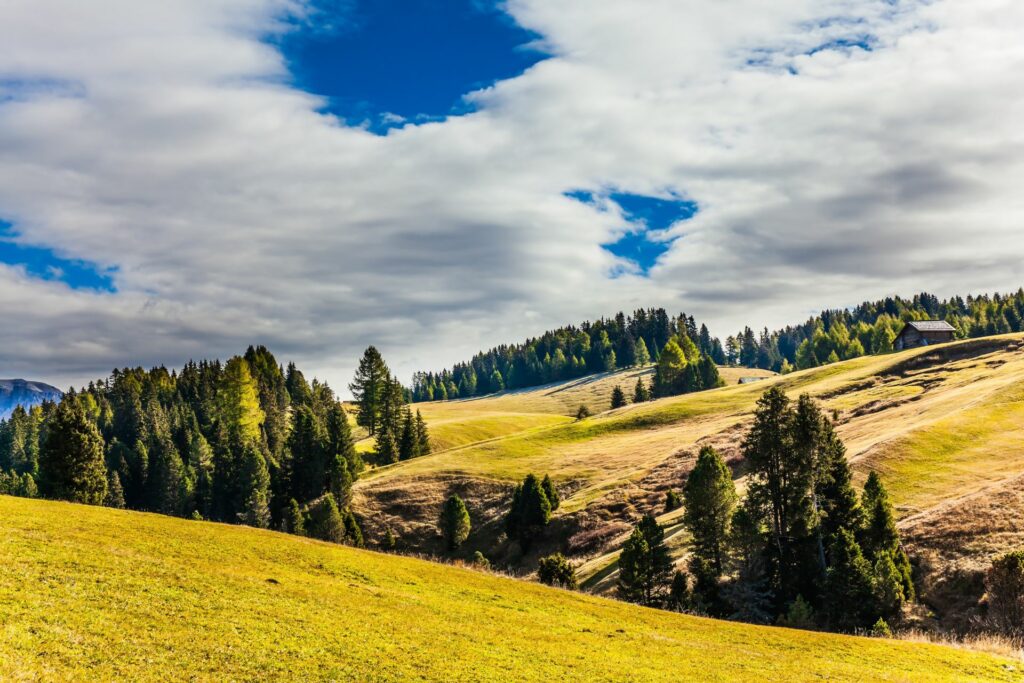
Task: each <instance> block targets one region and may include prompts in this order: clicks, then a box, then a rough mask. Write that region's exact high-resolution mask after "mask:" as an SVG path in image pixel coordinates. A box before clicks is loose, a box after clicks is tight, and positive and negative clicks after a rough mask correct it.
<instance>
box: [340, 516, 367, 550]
mask: <svg viewBox="0 0 1024 683" xmlns="http://www.w3.org/2000/svg"><path fill="white" fill-rule="evenodd" d="M344 518H345V542H346V543H347V544H349V545H351V546H354V547H356V548H362V547H363V545H364V543H363V530H362V529H360V528H359V521H358V520H356V516H355V515H354V514H353V513H352V508H345V515H344Z"/></svg>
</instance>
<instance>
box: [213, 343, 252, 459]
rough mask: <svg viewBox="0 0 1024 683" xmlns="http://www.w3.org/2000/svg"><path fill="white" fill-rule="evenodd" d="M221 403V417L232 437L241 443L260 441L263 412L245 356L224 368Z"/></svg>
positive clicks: (219, 389)
mask: <svg viewBox="0 0 1024 683" xmlns="http://www.w3.org/2000/svg"><path fill="white" fill-rule="evenodd" d="M217 402H218V416H219V417H220V420H221V421H222V422H223V424H224V426H225V427H226V428H227V430H228V434H229V436H230V437H232V438H234V439H236V440H237V441H238V442H239V443H241V444H253V443H258V442H259V441H260V438H261V437H260V425H262V424H263V419H264V414H263V409H262V408H260V401H259V394H258V393H257V390H256V382H255V381H254V380H253V378H252V373H251V372H250V371H249V364H248V363H246V362H245V359H244V358H242V357H241V356H235V357H234V358H232V359H231V360H229V361H228V362H227V364H226V365H225V366H224V374H223V377H222V379H221V384H220V387H219V388H218V391H217Z"/></svg>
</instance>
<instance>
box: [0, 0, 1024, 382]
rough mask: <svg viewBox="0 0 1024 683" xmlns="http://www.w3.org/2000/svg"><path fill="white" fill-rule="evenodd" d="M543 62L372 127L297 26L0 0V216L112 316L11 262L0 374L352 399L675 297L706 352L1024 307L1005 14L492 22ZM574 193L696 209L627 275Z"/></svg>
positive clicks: (1018, 172) (188, 11) (270, 4)
mask: <svg viewBox="0 0 1024 683" xmlns="http://www.w3.org/2000/svg"><path fill="white" fill-rule="evenodd" d="M506 10H507V12H509V14H510V15H511V16H512V17H513V18H514V19H515V20H516V21H517V22H519V24H521V25H522V26H524V27H525V28H527V29H530V30H531V31H534V32H536V33H537V34H539V35H540V36H542V39H541V40H542V42H543V46H544V49H545V50H547V51H548V52H549V53H550V54H551V55H552V56H551V57H550V58H549V59H547V60H545V61H542V62H540V63H539V64H537V65H535V66H533V67H532V68H530V69H529V70H528V71H527V72H525V73H524V74H522V75H520V76H518V77H516V78H512V79H509V80H505V81H502V82H499V83H497V84H496V85H495V86H493V87H491V88H488V89H486V90H483V91H480V92H475V93H471V94H468V95H467V97H468V98H470V99H471V101H472V102H473V104H474V105H475V111H473V112H472V113H468V114H465V115H462V116H453V117H450V118H448V119H447V120H445V121H442V122H433V123H426V124H422V125H418V126H415V125H409V126H406V127H404V128H402V129H395V130H391V131H390V132H389V133H388V134H387V135H385V136H380V135H374V134H372V133H371V132H368V131H366V130H363V129H361V128H357V127H346V126H345V125H344V124H343V123H341V122H339V121H338V120H337V119H336V118H334V117H333V116H331V115H329V114H325V113H323V111H324V108H323V104H324V103H323V101H322V100H320V99H319V98H318V97H316V96H314V95H311V94H309V93H305V92H302V91H300V90H299V89H297V88H296V87H294V86H293V85H292V83H293V81H292V79H291V76H290V74H289V73H288V70H287V67H286V65H285V62H284V60H283V58H282V56H281V54H280V52H279V51H278V50H277V49H276V48H275V46H274V40H273V37H274V36H275V35H280V34H281V32H283V31H288V30H295V26H296V23H297V22H296V21H295V19H296V18H300V19H301V18H302V17H311V18H315V16H316V15H315V12H312V10H311V8H310V7H309V6H308V5H305V4H303V3H301V2H298V0H181V1H179V2H174V3H160V2H138V1H137V0H96V1H95V2H90V3H81V2H74V1H73V0H9V1H8V2H5V3H3V5H2V6H0V219H2V220H5V221H9V222H10V223H11V224H12V225H13V226H14V229H15V230H17V232H18V235H19V237H18V239H19V240H20V241H21V242H23V243H24V244H31V245H35V246H45V247H49V248H52V249H54V250H55V252H56V253H57V254H58V255H59V256H61V257H62V258H68V259H75V260H82V261H87V262H92V263H95V264H98V266H99V267H101V268H104V269H105V268H111V269H116V270H112V271H110V272H112V273H113V275H112V277H113V280H114V282H115V285H116V291H115V292H95V291H90V290H82V289H78V290H72V289H69V288H68V287H67V286H66V285H65V284H63V283H61V282H59V281H52V280H51V281H47V280H42V279H39V278H36V277H33V276H32V275H31V274H29V273H28V272H26V271H25V269H23V268H19V267H17V266H12V265H4V264H2V263H0V321H2V322H0V375H3V376H21V375H25V376H29V377H30V378H33V379H40V380H44V381H51V382H56V383H62V384H67V383H70V382H76V383H77V382H82V381H84V380H87V379H88V378H91V377H98V376H103V375H105V374H106V373H107V372H108V371H109V369H110V368H112V367H113V366H115V365H124V364H141V365H152V364H157V363H166V364H172V365H179V364H180V363H182V362H183V361H185V360H187V359H188V358H190V357H194V358H199V357H212V356H221V357H225V356H227V355H230V354H232V353H237V352H240V351H242V350H244V348H245V346H246V345H248V344H249V343H263V344H266V345H268V346H269V347H270V348H271V349H272V350H273V351H275V353H276V354H277V355H278V357H279V358H280V359H282V360H283V359H294V360H296V361H297V362H299V363H300V364H301V365H302V366H304V367H307V366H308V367H309V368H310V369H311V370H312V371H314V372H315V373H316V374H317V375H319V376H320V377H322V378H326V379H327V380H328V381H330V382H331V384H332V385H333V386H335V387H336V388H338V389H341V388H342V387H343V386H344V385H345V384H346V383H347V381H348V379H349V377H350V373H351V369H352V367H353V366H354V364H355V360H356V359H357V357H358V354H359V353H360V352H361V350H362V348H363V347H364V346H365V345H366V344H368V343H375V344H377V345H378V346H379V347H380V348H381V349H382V351H383V352H384V354H385V357H386V358H388V359H389V360H390V361H391V363H392V365H393V366H394V367H395V369H397V370H398V371H399V372H400V373H401V374H402V375H403V376H404V378H407V377H408V375H409V373H411V372H412V371H413V370H415V369H423V368H432V367H438V366H441V365H446V364H448V363H450V362H452V361H454V360H459V359H462V358H464V357H467V356H468V355H469V354H470V353H472V352H473V351H475V350H477V349H479V348H482V347H485V346H489V345H492V344H495V343H501V342H504V341H513V340H516V339H519V338H521V337H523V336H526V335H529V334H535V333H538V332H540V331H542V330H544V329H546V328H547V327H550V326H551V325H557V324H562V323H565V322H569V321H575V320H578V319H583V318H587V317H594V316H598V315H602V314H607V313H612V312H614V311H616V310H618V309H620V308H625V309H629V308H632V307H635V306H647V305H663V306H666V307H669V308H670V309H672V310H685V311H686V312H688V313H691V314H694V315H697V316H698V317H700V318H702V319H706V320H708V321H709V323H710V324H712V326H713V331H714V332H716V333H718V334H722V335H725V334H728V333H730V332H732V331H734V329H735V327H736V326H738V325H740V324H742V323H749V324H752V325H771V326H774V325H779V324H784V323H787V322H794V321H798V320H800V319H802V318H803V317H804V316H805V315H807V314H808V313H810V312H811V311H812V310H814V309H816V308H818V307H822V306H842V305H850V304H855V303H858V302H860V301H861V300H863V299H866V298H872V297H876V296H884V295H886V294H890V293H903V294H910V293H913V292H916V291H919V290H921V289H928V290H930V291H935V292H936V293H939V294H951V293H966V292H967V291H982V290H989V289H998V288H1001V289H1007V288H1013V289H1016V288H1017V287H1018V286H1020V284H1024V278H1022V272H1021V271H1022V265H1021V262H1022V260H1021V258H1020V257H1021V254H1022V253H1024V249H1022V247H1024V231H1022V230H1021V225H1022V218H1024V193H1022V192H1021V191H1020V188H1021V187H1022V186H1024V154H1022V149H1024V128H1022V127H1021V126H1020V124H1019V122H1020V121H1024V85H1022V83H1021V80H1020V76H1019V74H1021V73H1024V43H1022V42H1021V41H1020V39H1019V36H1020V33H1021V31H1022V30H1024V6H1022V5H1021V3H1015V2H1012V1H1011V0H970V1H967V0H935V1H931V2H923V1H921V2H915V1H913V0H903V1H902V2H887V1H878V2H873V1H860V2H853V1H849V0H826V1H824V2H823V1H821V0H815V1H813V2H812V1H810V0H806V1H805V0H778V2H773V3H764V2H760V1H755V0H715V1H711V0H705V1H697V0H692V1H689V2H679V1H678V0H629V1H628V2H627V1H622V2H606V3H594V2H592V1H589V0H557V1H556V0H509V2H508V3H507V5H506ZM579 189H586V190H590V191H594V192H604V193H607V192H622V193H633V194H642V195H650V196H658V197H675V198H685V199H687V200H692V201H694V202H696V203H697V204H698V206H699V207H700V211H699V212H698V213H697V215H696V216H694V217H693V218H692V219H689V220H686V221H682V222H679V223H677V224H675V225H674V226H672V227H671V228H669V229H668V231H667V233H666V234H665V235H664V236H663V237H664V239H666V240H667V241H670V242H671V243H670V247H669V249H668V250H667V252H666V253H665V254H664V255H663V256H662V257H661V258H660V260H659V261H658V263H657V264H656V265H655V266H654V267H653V268H651V270H650V272H649V273H648V274H646V276H645V275H644V274H642V273H640V272H639V271H638V270H637V269H635V268H630V264H629V263H627V262H623V261H622V260H620V259H617V258H616V257H615V256H613V255H612V254H610V253H609V252H608V251H607V250H605V249H603V248H602V246H601V245H602V244H608V243H612V242H615V241H616V239H618V238H619V237H621V236H622V235H623V234H625V233H626V232H628V231H629V230H630V229H632V227H633V226H632V225H631V224H630V223H629V222H628V220H627V218H626V217H625V216H623V215H622V213H621V212H618V211H614V210H612V211H600V210H597V209H596V208H595V207H594V206H590V205H587V204H584V203H581V202H579V201H576V200H574V199H572V198H571V197H568V196H566V193H567V192H571V191H574V190H579Z"/></svg>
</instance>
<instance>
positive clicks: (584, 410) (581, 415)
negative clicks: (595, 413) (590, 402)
mask: <svg viewBox="0 0 1024 683" xmlns="http://www.w3.org/2000/svg"><path fill="white" fill-rule="evenodd" d="M588 417H590V408H588V407H587V406H586V405H585V404H582V403H581V404H580V407H579V408H578V409H577V410H576V419H577V420H585V419H587V418H588Z"/></svg>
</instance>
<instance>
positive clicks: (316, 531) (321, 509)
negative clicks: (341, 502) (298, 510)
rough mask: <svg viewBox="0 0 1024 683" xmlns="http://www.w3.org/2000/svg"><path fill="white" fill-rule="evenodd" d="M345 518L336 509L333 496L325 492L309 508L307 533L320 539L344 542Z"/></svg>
mask: <svg viewBox="0 0 1024 683" xmlns="http://www.w3.org/2000/svg"><path fill="white" fill-rule="evenodd" d="M345 521H346V520H345V518H344V517H342V514H341V511H340V510H338V503H337V501H336V500H334V496H332V495H331V494H329V493H327V494H324V496H323V497H322V498H320V499H319V500H317V501H315V502H314V503H312V504H311V505H310V508H309V525H308V527H307V530H308V532H309V535H310V536H312V537H314V538H319V539H320V540H321V541H330V542H332V543H344V542H345V538H346V528H345Z"/></svg>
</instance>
